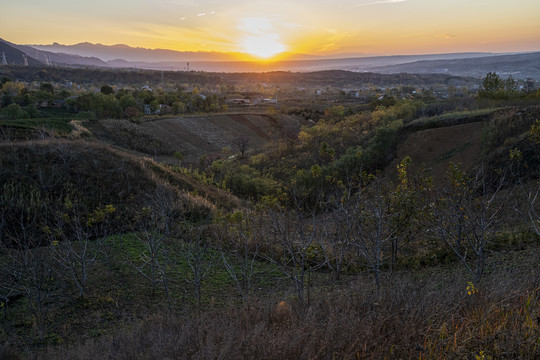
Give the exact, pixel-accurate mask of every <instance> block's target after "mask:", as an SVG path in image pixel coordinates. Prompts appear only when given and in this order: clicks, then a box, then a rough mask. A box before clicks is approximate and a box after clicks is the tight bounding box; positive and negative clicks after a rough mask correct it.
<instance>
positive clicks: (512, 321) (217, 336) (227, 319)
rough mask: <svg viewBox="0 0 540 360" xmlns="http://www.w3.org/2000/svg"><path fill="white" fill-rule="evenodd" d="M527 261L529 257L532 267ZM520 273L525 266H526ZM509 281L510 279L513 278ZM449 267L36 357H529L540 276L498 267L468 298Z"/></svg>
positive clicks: (150, 322) (150, 327)
mask: <svg viewBox="0 0 540 360" xmlns="http://www.w3.org/2000/svg"><path fill="white" fill-rule="evenodd" d="M537 260H538V259H535V260H534V261H537ZM527 269H529V270H527ZM516 279H519V281H516ZM466 286H467V281H466V278H465V277H463V275H462V273H461V272H459V271H449V270H443V269H438V270H434V271H433V273H431V274H425V273H424V274H411V273H408V274H401V275H396V276H394V277H393V278H392V279H391V280H388V281H387V283H386V286H385V287H384V288H383V289H382V291H381V293H380V294H379V295H377V294H375V292H374V291H373V289H372V287H371V286H370V285H369V283H368V282H366V280H359V281H357V282H355V283H354V284H351V285H348V286H342V287H332V288H331V289H330V290H329V291H325V290H324V289H319V290H318V293H317V294H316V296H314V297H315V298H316V300H314V301H312V302H311V304H310V305H307V306H304V307H300V306H299V305H298V304H297V303H295V302H294V300H290V301H286V302H284V301H279V300H278V299H275V298H274V299H272V300H266V301H264V302H259V303H257V304H255V305H254V306H251V307H250V308H244V307H231V308H229V309H227V310H224V309H219V310H215V309H214V310H208V311H205V312H202V313H199V314H198V315H194V316H191V317H175V316H167V315H166V314H157V315H153V316H151V317H150V318H148V319H146V320H144V321H140V322H138V323H136V324H134V325H133V326H130V327H127V328H126V329H124V330H123V331H119V332H117V333H116V334H114V335H112V336H109V337H102V338H98V339H93V340H90V341H87V342H86V343H83V344H79V345H76V346H73V347H71V348H67V349H66V348H64V349H58V350H54V349H51V350H49V351H48V352H47V353H45V354H41V355H39V356H36V358H44V359H68V358H69V359H96V358H99V359H410V358H416V359H418V358H420V359H458V358H459V359H490V358H491V359H503V358H507V359H535V358H538V357H539V356H540V340H539V336H540V329H539V324H538V321H539V319H538V316H539V314H540V305H539V300H540V273H539V272H538V271H532V272H531V270H530V267H523V268H508V269H504V268H502V267H501V268H500V269H499V270H498V271H497V272H495V273H492V274H491V276H490V277H489V278H488V279H487V281H486V282H485V283H484V285H483V286H482V288H480V289H478V292H477V293H475V294H473V295H467V291H466Z"/></svg>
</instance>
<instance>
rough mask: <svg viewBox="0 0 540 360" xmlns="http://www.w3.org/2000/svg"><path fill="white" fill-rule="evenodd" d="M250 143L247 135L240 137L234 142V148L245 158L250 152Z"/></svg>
mask: <svg viewBox="0 0 540 360" xmlns="http://www.w3.org/2000/svg"><path fill="white" fill-rule="evenodd" d="M249 143H250V140H249V138H248V137H247V136H245V135H243V134H242V135H240V136H238V137H236V138H235V139H234V140H233V143H232V145H233V147H235V148H236V149H237V150H238V151H240V154H241V155H242V156H244V155H245V154H246V152H247V150H248V147H249Z"/></svg>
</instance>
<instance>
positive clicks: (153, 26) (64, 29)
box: [0, 0, 540, 58]
mask: <svg viewBox="0 0 540 360" xmlns="http://www.w3.org/2000/svg"><path fill="white" fill-rule="evenodd" d="M0 9H1V10H2V11H1V14H2V17H1V21H0V37H1V38H3V39H5V40H8V41H11V42H14V43H17V44H51V43H53V42H58V43H61V44H68V45H69V44H75V43H79V42H91V43H102V44H106V45H113V44H127V45H130V46H137V47H145V48H165V49H172V50H179V51H219V52H245V53H251V54H255V55H258V56H260V57H263V58H265V57H270V56H272V55H274V54H276V53H280V52H291V53H303V54H313V55H340V54H365V55H395V54H428V53H450V52H469V51H489V52H518V51H539V50H540V1H539V0H511V1H510V0H504V1H502V0H451V1H450V0H445V1H439V0H341V1H336V0H328V1H327V0H296V1H292V0H272V1H262V0H230V1H223V0H200V1H196V0H93V1H74V0H47V1H44V0H18V1H7V0H2V5H0Z"/></svg>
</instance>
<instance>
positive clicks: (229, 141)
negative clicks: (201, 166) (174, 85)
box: [142, 114, 303, 163]
mask: <svg viewBox="0 0 540 360" xmlns="http://www.w3.org/2000/svg"><path fill="white" fill-rule="evenodd" d="M288 124H294V125H298V126H300V125H301V124H303V119H300V118H297V117H292V116H283V115H266V114H218V115H204V116H190V117H174V118H167V119H158V120H154V121H148V122H144V123H142V126H143V127H144V128H145V129H146V130H148V131H149V132H150V133H152V135H153V136H155V137H157V138H159V139H160V140H161V141H163V142H166V143H168V144H170V145H171V146H172V147H174V148H175V149H178V151H180V152H182V153H183V154H184V161H185V162H188V163H196V162H197V161H198V159H199V158H200V156H201V155H204V154H207V155H208V154H220V153H221V152H222V150H223V148H224V147H229V148H230V149H231V150H232V151H233V153H234V152H236V151H237V149H235V148H234V145H233V144H234V140H235V139H236V138H238V137H240V136H244V137H246V138H248V139H249V149H256V148H260V147H262V146H264V145H266V144H267V143H269V142H271V141H274V140H276V139H278V138H279V136H280V134H281V130H282V128H283V126H285V125H288Z"/></svg>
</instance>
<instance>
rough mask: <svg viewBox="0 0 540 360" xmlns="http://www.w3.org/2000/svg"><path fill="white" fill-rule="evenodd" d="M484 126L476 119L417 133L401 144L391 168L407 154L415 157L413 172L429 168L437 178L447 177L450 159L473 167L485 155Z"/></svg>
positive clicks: (412, 166) (469, 167) (391, 169)
mask: <svg viewBox="0 0 540 360" xmlns="http://www.w3.org/2000/svg"><path fill="white" fill-rule="evenodd" d="M484 126H485V122H475V123H470V124H462V125H454V126H448V127H443V128H436V129H428V130H422V131H418V132H414V133H412V134H410V135H409V136H408V137H407V139H406V140H405V141H404V142H403V143H402V144H401V145H400V146H399V147H398V149H397V153H396V155H397V158H396V160H395V161H394V162H393V163H392V164H391V166H390V168H389V170H390V171H394V170H395V169H396V166H397V164H398V163H399V162H400V161H401V160H402V159H403V158H404V157H406V156H410V157H411V159H412V165H411V170H412V171H415V170H418V169H420V168H421V167H426V168H429V169H431V172H432V175H433V176H434V179H435V180H436V181H437V180H440V179H442V178H443V177H444V175H445V173H446V171H447V170H448V163H449V162H453V163H461V164H462V166H463V168H464V169H471V168H472V167H473V166H474V165H476V163H477V161H478V159H480V158H481V152H482V130H483V129H484Z"/></svg>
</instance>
